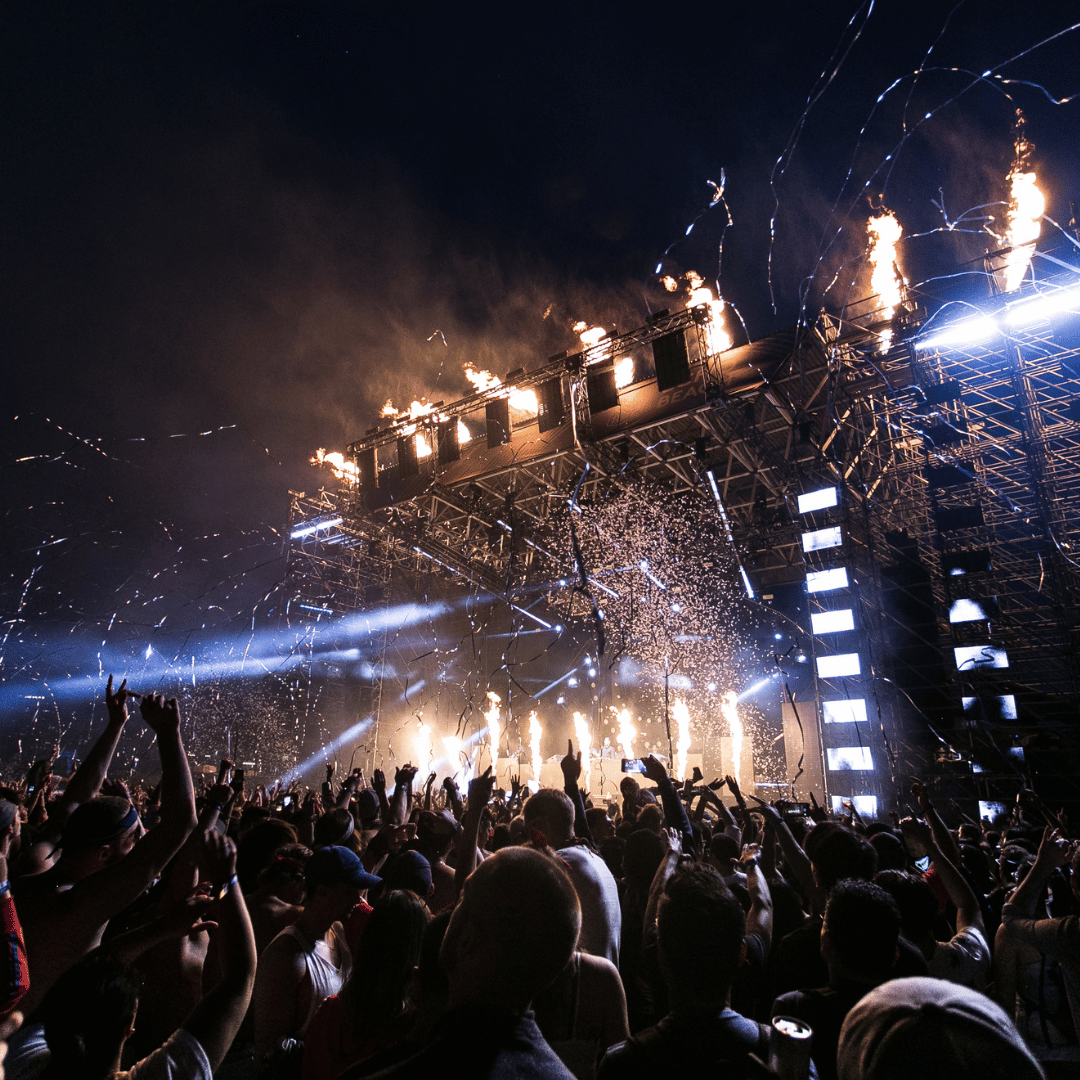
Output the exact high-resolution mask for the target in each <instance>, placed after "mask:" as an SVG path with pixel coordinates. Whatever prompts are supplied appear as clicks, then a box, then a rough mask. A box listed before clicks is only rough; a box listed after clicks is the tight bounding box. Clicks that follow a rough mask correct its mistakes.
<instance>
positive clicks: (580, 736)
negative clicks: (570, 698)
mask: <svg viewBox="0 0 1080 1080" xmlns="http://www.w3.org/2000/svg"><path fill="white" fill-rule="evenodd" d="M574 734H575V735H576V736H577V744H578V750H579V751H580V753H581V775H582V778H583V779H584V781H585V787H586V789H588V787H589V762H590V761H591V760H592V732H591V731H590V730H589V721H588V720H586V719H585V716H584V714H583V713H579V712H576V713H574Z"/></svg>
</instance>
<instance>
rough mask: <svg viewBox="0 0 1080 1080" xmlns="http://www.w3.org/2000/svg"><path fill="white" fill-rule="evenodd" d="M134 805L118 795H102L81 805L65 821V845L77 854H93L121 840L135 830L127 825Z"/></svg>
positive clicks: (63, 835) (63, 844)
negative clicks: (89, 852) (91, 852)
mask: <svg viewBox="0 0 1080 1080" xmlns="http://www.w3.org/2000/svg"><path fill="white" fill-rule="evenodd" d="M130 814H131V803H130V801H129V800H127V799H123V798H120V797H118V796H116V795H100V796H98V797H96V798H93V799H90V800H89V801H88V802H84V803H81V804H80V805H79V806H76V807H75V809H74V810H72V812H71V816H70V817H69V818H68V819H67V821H65V822H64V830H63V833H62V838H61V846H62V847H63V848H64V850H65V851H68V852H71V853H73V854H81V853H83V852H88V851H93V850H95V849H96V848H100V847H105V846H106V845H107V844H112V843H114V842H115V841H117V840H119V839H120V837H121V836H123V835H124V833H126V832H127V831H128V829H130V828H132V827H133V825H134V822H132V823H131V824H128V825H125V824H124V822H125V821H126V820H127V818H128V816H129V815H130Z"/></svg>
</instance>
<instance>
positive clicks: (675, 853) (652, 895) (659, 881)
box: [643, 829, 682, 933]
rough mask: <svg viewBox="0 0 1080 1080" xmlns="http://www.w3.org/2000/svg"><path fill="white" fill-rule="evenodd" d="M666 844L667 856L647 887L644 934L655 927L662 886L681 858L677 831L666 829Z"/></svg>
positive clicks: (679, 836) (680, 843) (679, 837)
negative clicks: (647, 898)
mask: <svg viewBox="0 0 1080 1080" xmlns="http://www.w3.org/2000/svg"><path fill="white" fill-rule="evenodd" d="M665 836H666V838H667V842H668V850H667V854H666V855H665V856H664V857H663V858H662V859H661V860H660V865H659V866H658V867H657V868H656V873H655V874H653V879H652V884H651V885H650V886H649V901H648V903H647V904H646V905H645V919H644V923H643V925H644V927H645V931H646V933H648V931H649V928H650V927H653V926H655V925H656V913H657V912H658V911H659V910H660V898H661V897H662V896H663V895H664V886H665V885H667V882H668V878H669V877H671V875H672V874H674V873H675V870H676V868H677V867H678V865H679V859H680V858H681V856H682V834H681V833H680V832H679V830H678V829H668V830H667V831H666V833H665Z"/></svg>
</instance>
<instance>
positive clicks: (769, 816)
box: [729, 778, 784, 828]
mask: <svg viewBox="0 0 1080 1080" xmlns="http://www.w3.org/2000/svg"><path fill="white" fill-rule="evenodd" d="M729 779H730V778H729ZM750 798H751V799H753V800H754V802H756V803H757V806H756V807H755V809H756V810H758V811H759V812H760V813H761V816H762V817H763V818H764V819H765V824H766V825H768V826H771V827H774V828H775V827H776V826H777V825H782V824H783V822H784V819H783V818H782V817H781V816H780V811H779V810H777V809H776V807H775V806H772V805H770V804H769V803H767V802H766V801H765V800H764V799H759V798H758V797H757V796H756V795H751V796H750ZM741 805H742V806H746V803H741Z"/></svg>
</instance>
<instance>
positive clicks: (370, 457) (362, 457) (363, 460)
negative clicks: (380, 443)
mask: <svg viewBox="0 0 1080 1080" xmlns="http://www.w3.org/2000/svg"><path fill="white" fill-rule="evenodd" d="M356 468H357V472H358V478H359V480H360V487H361V488H362V489H363V490H364V491H374V490H375V489H376V488H377V487H378V486H379V466H378V463H377V462H376V460H375V447H374V446H369V447H367V448H366V449H364V450H361V451H360V452H359V453H358V454H357V455H356Z"/></svg>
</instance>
